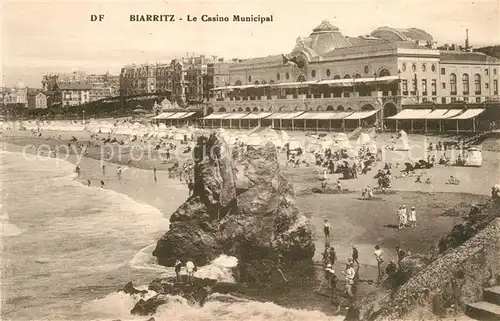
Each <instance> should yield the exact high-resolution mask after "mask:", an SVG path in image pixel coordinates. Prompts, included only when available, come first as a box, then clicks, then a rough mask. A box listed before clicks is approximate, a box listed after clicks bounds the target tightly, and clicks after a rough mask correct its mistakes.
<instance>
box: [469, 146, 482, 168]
mask: <svg viewBox="0 0 500 321" xmlns="http://www.w3.org/2000/svg"><path fill="white" fill-rule="evenodd" d="M467 152H468V155H467V157H466V161H465V165H466V166H474V167H480V166H481V165H483V153H482V151H481V149H480V148H478V147H471V148H469V149H468V150H467Z"/></svg>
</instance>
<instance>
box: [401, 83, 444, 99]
mask: <svg viewBox="0 0 500 321" xmlns="http://www.w3.org/2000/svg"><path fill="white" fill-rule="evenodd" d="M411 85H412V91H413V92H416V91H417V81H416V79H412V81H411ZM401 90H402V91H403V94H404V93H408V80H406V79H403V80H402V81H401ZM422 93H423V94H424V95H427V79H422ZM436 94H437V80H436V79H431V95H433V96H435V95H436Z"/></svg>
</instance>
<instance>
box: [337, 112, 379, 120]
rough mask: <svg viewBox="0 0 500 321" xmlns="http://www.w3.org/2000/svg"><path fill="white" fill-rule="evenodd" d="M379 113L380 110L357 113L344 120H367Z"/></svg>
mask: <svg viewBox="0 0 500 321" xmlns="http://www.w3.org/2000/svg"><path fill="white" fill-rule="evenodd" d="M377 112H378V110H370V111H356V112H354V113H352V114H351V115H349V116H347V117H345V118H344V119H365V118H368V117H370V116H373V115H375V114H376V113H377Z"/></svg>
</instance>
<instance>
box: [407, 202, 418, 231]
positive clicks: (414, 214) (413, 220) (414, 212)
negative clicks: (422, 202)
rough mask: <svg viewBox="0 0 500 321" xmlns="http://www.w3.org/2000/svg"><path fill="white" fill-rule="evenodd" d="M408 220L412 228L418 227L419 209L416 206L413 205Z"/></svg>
mask: <svg viewBox="0 0 500 321" xmlns="http://www.w3.org/2000/svg"><path fill="white" fill-rule="evenodd" d="M408 221H409V222H410V227H411V228H415V227H417V210H416V209H415V206H412V207H411V210H410V215H409V216H408Z"/></svg>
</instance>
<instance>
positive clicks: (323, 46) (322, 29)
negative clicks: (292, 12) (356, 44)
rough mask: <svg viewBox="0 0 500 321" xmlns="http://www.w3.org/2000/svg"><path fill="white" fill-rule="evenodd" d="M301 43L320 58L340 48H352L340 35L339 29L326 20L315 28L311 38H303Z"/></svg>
mask: <svg viewBox="0 0 500 321" xmlns="http://www.w3.org/2000/svg"><path fill="white" fill-rule="evenodd" d="M300 42H301V43H300V44H301V45H304V46H305V47H307V48H308V49H311V50H312V51H313V52H314V53H315V54H316V55H319V56H322V55H324V54H326V53H328V52H331V51H333V50H335V49H338V48H346V47H351V43H350V42H349V40H347V38H346V37H344V35H342V34H341V33H340V31H339V28H337V27H336V26H334V25H332V24H331V23H330V22H329V21H326V20H325V21H323V22H321V24H320V25H319V26H317V27H316V28H314V29H313V32H312V33H311V34H310V35H309V37H307V38H301V39H300Z"/></svg>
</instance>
